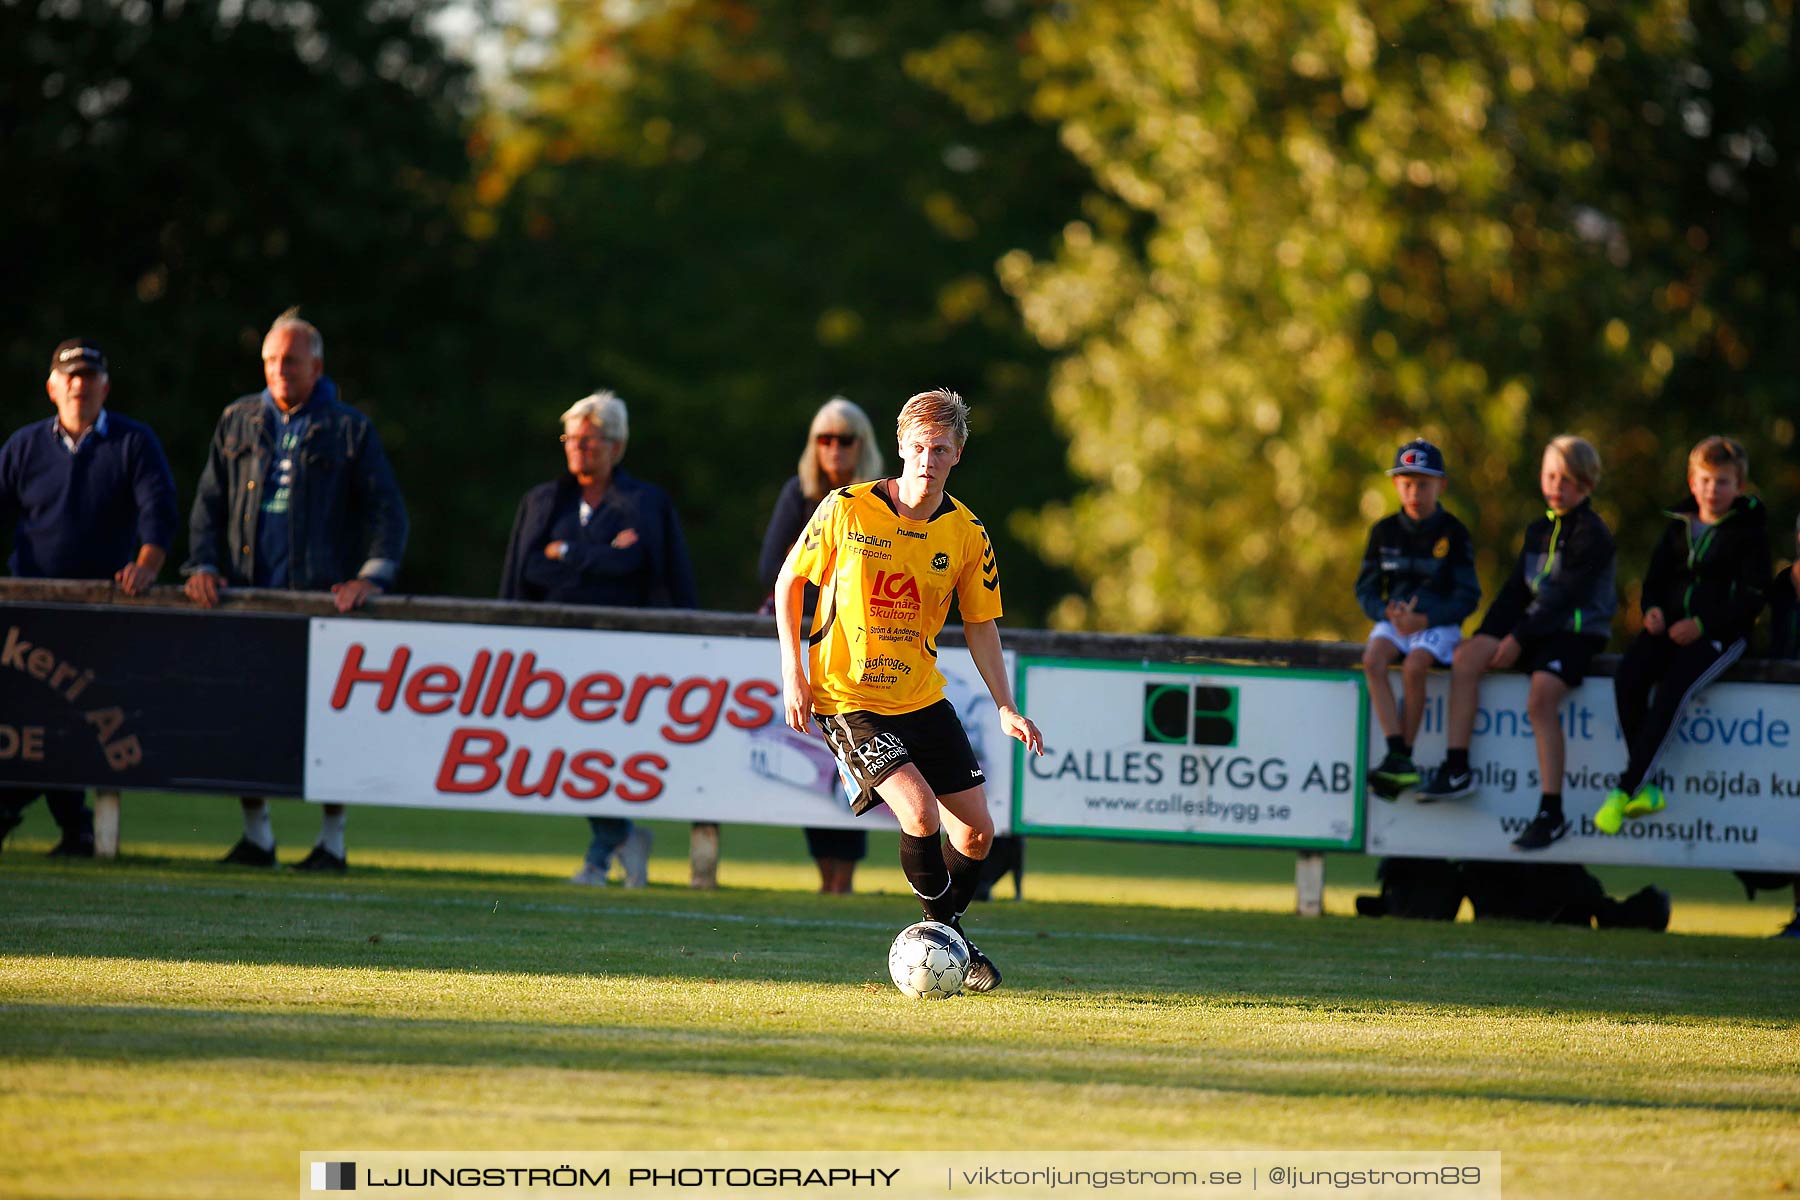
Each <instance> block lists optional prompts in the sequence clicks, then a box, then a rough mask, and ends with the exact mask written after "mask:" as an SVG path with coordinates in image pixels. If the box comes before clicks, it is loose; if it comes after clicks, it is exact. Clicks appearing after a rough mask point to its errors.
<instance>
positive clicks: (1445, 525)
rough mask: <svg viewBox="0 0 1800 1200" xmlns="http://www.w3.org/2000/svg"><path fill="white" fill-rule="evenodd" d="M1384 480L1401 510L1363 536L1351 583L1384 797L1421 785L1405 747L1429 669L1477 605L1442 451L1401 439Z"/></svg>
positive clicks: (1471, 562) (1471, 555)
mask: <svg viewBox="0 0 1800 1200" xmlns="http://www.w3.org/2000/svg"><path fill="white" fill-rule="evenodd" d="M1388 474H1389V475H1390V476H1392V477H1393V480H1394V489H1395V490H1396V491H1397V492H1399V493H1400V511H1399V512H1397V513H1393V514H1392V515H1390V516H1386V517H1383V518H1382V519H1381V520H1379V521H1377V522H1375V526H1374V528H1372V529H1370V530H1369V544H1368V547H1367V549H1365V550H1364V551H1363V563H1362V571H1361V572H1360V573H1359V574H1358V575H1357V577H1356V600H1357V603H1358V604H1361V605H1362V609H1363V612H1365V613H1367V614H1368V617H1369V619H1370V620H1371V621H1374V622H1375V628H1374V629H1373V630H1371V631H1370V633H1369V642H1368V645H1367V646H1366V647H1365V648H1364V650H1363V674H1365V675H1366V676H1368V680H1369V699H1370V701H1371V702H1372V703H1373V705H1374V707H1375V718H1376V720H1378V721H1379V722H1380V723H1381V732H1382V733H1383V734H1385V735H1386V737H1387V754H1386V755H1385V756H1384V757H1383V758H1382V760H1381V762H1380V764H1379V765H1377V766H1376V767H1375V769H1374V770H1373V771H1370V772H1369V786H1370V788H1372V789H1373V790H1374V792H1375V794H1376V795H1377V796H1380V797H1381V798H1382V799H1384V800H1392V799H1394V798H1395V797H1396V796H1398V795H1399V794H1400V793H1401V792H1403V791H1405V790H1406V789H1407V788H1410V787H1417V786H1418V784H1419V769H1418V767H1416V766H1414V765H1413V760H1412V748H1413V741H1414V739H1415V738H1417V737H1418V733H1419V725H1420V723H1421V722H1422V721H1423V720H1424V717H1425V677H1426V672H1428V671H1429V670H1430V669H1431V668H1432V666H1433V665H1436V666H1444V667H1447V666H1449V665H1450V662H1451V658H1452V656H1453V655H1454V654H1455V652H1456V644H1457V643H1458V642H1460V641H1461V640H1462V623H1463V622H1464V621H1465V620H1467V619H1468V617H1469V615H1470V614H1471V613H1473V612H1474V611H1475V606H1476V605H1477V604H1479V603H1481V582H1480V580H1479V579H1477V578H1476V575H1475V550H1474V545H1473V543H1472V542H1471V540H1470V538H1469V531H1468V529H1467V528H1466V527H1464V525H1463V523H1462V522H1461V521H1459V520H1457V519H1456V518H1455V517H1453V516H1451V515H1450V513H1449V512H1448V511H1446V510H1445V508H1444V506H1443V505H1442V504H1440V503H1439V498H1440V497H1441V496H1442V495H1443V492H1444V485H1445V472H1444V456H1443V453H1442V452H1441V451H1439V450H1438V448H1437V447H1436V446H1434V445H1432V444H1431V443H1430V442H1427V441H1425V440H1423V439H1418V440H1415V441H1411V442H1408V443H1406V445H1404V446H1402V447H1400V449H1399V450H1398V451H1397V452H1396V453H1395V455H1394V465H1393V468H1392V469H1391V470H1389V471H1388ZM1395 662H1399V663H1400V679H1401V687H1402V693H1403V697H1402V703H1401V704H1400V705H1398V706H1397V705H1396V704H1395V703H1394V693H1393V689H1392V687H1391V686H1390V685H1389V683H1388V673H1389V671H1390V669H1391V668H1392V667H1393V665H1394V663H1395Z"/></svg>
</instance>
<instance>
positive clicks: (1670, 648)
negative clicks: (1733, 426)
mask: <svg viewBox="0 0 1800 1200" xmlns="http://www.w3.org/2000/svg"><path fill="white" fill-rule="evenodd" d="M1749 473H1750V458H1749V456H1748V455H1747V454H1745V453H1744V448H1743V447H1742V446H1740V445H1739V444H1738V443H1736V442H1734V441H1732V440H1731V439H1730V438H1725V437H1709V438H1707V439H1706V440H1705V441H1703V442H1701V443H1700V444H1699V445H1697V446H1695V447H1694V449H1693V450H1692V452H1690V453H1689V454H1688V492H1689V494H1688V495H1687V496H1685V497H1683V499H1682V500H1681V502H1680V503H1679V504H1677V505H1676V506H1675V507H1674V508H1673V509H1670V510H1669V512H1668V517H1669V524H1668V526H1667V527H1666V528H1665V529H1664V530H1663V536H1662V540H1661V541H1659V542H1657V543H1656V550H1655V551H1654V552H1653V553H1652V554H1651V555H1650V570H1649V571H1648V572H1647V573H1646V574H1645V576H1644V594H1643V600H1642V604H1643V609H1644V631H1643V632H1642V633H1640V634H1638V635H1637V637H1635V638H1633V639H1632V641H1631V645H1629V646H1627V647H1626V648H1625V653H1624V655H1623V657H1621V658H1620V659H1619V670H1618V674H1617V675H1615V676H1614V678H1613V695H1614V697H1615V699H1616V700H1617V702H1618V706H1619V728H1620V729H1621V730H1622V731H1623V732H1624V734H1625V746H1626V748H1627V750H1628V751H1629V757H1628V759H1627V761H1626V763H1625V771H1624V773H1623V774H1622V775H1620V776H1619V784H1618V786H1617V787H1615V788H1613V789H1612V790H1611V791H1610V792H1608V793H1607V794H1606V801H1605V803H1603V804H1602V805H1601V806H1600V811H1599V812H1596V813H1595V814H1594V827H1595V828H1596V829H1598V830H1599V831H1600V832H1601V833H1606V834H1613V833H1617V832H1619V829H1620V827H1621V826H1622V825H1624V823H1625V821H1626V820H1627V818H1629V819H1632V820H1636V819H1637V818H1638V817H1646V816H1649V815H1650V814H1651V813H1658V812H1661V811H1662V810H1663V807H1664V806H1665V804H1666V803H1667V801H1666V800H1665V799H1664V798H1663V792H1662V788H1660V787H1658V786H1657V784H1656V783H1655V782H1654V781H1653V780H1651V779H1650V775H1651V773H1652V772H1654V771H1655V770H1656V763H1657V760H1658V759H1660V758H1661V757H1662V753H1663V750H1664V749H1665V748H1666V747H1667V745H1668V741H1669V734H1670V733H1671V732H1672V731H1673V730H1674V728H1675V722H1676V721H1677V720H1678V719H1679V718H1680V716H1681V710H1682V709H1683V708H1685V707H1686V706H1687V702H1688V700H1689V699H1691V698H1692V697H1693V696H1694V695H1695V694H1696V693H1697V692H1699V691H1700V689H1701V688H1703V687H1705V686H1706V685H1707V684H1709V683H1711V682H1712V681H1713V680H1714V679H1717V678H1718V677H1719V676H1720V675H1721V674H1722V673H1723V672H1724V670H1725V668H1727V667H1729V666H1730V665H1731V664H1732V663H1734V662H1736V661H1737V660H1738V659H1739V658H1740V657H1742V656H1743V653H1744V647H1745V646H1746V644H1747V643H1748V641H1749V637H1750V628H1751V626H1753V625H1754V624H1755V623H1756V618H1757V615H1758V614H1759V613H1761V612H1762V607H1763V589H1764V587H1765V586H1766V581H1767V580H1768V578H1769V533H1768V521H1767V511H1768V510H1767V509H1765V508H1764V507H1763V505H1762V503H1761V502H1760V501H1759V500H1757V498H1756V497H1755V496H1751V495H1747V494H1746V493H1745V492H1744V486H1745V484H1746V483H1748V482H1749V480H1748V478H1747V477H1748V475H1749Z"/></svg>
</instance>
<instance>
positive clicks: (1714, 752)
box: [1367, 674, 1800, 871]
mask: <svg viewBox="0 0 1800 1200" xmlns="http://www.w3.org/2000/svg"><path fill="white" fill-rule="evenodd" d="M1449 689H1450V680H1449V678H1448V676H1446V675H1441V674H1434V675H1433V676H1432V677H1431V681H1430V686H1429V690H1428V692H1427V695H1428V700H1427V703H1426V707H1425V725H1424V727H1423V729H1422V730H1421V731H1420V734H1419V742H1418V745H1417V747H1416V749H1415V751H1414V758H1415V760H1416V761H1417V762H1419V763H1420V764H1421V765H1422V766H1425V767H1429V766H1430V765H1431V764H1435V763H1437V762H1440V761H1442V758H1443V753H1444V719H1445V715H1446V712H1447V707H1446V706H1447V703H1448V693H1449ZM1529 689H1530V681H1529V680H1528V679H1527V678H1526V677H1524V676H1522V675H1510V674H1509V675H1493V676H1490V677H1488V678H1487V679H1484V680H1483V681H1482V684H1481V701H1480V709H1479V711H1478V712H1477V714H1476V718H1475V737H1474V741H1473V742H1472V743H1471V745H1470V749H1469V757H1470V761H1471V762H1472V763H1473V765H1474V769H1475V780H1476V785H1477V787H1478V789H1479V790H1478V791H1477V792H1476V794H1475V795H1473V796H1471V797H1468V798H1467V799H1463V800H1450V801H1444V802H1440V803H1436V804H1420V803H1419V802H1418V801H1417V800H1416V799H1415V798H1413V797H1412V796H1411V795H1410V794H1409V795H1407V796H1404V797H1402V798H1401V799H1400V800H1398V801H1396V802H1392V803H1390V802H1386V801H1382V800H1379V799H1377V798H1375V797H1374V796H1373V795H1371V796H1370V797H1369V799H1368V802H1367V803H1368V809H1369V818H1368V823H1369V843H1368V846H1369V853H1371V854H1382V855H1407V856H1419V857H1428V858H1477V859H1513V860H1522V859H1524V858H1525V857H1526V855H1525V853H1524V852H1521V851H1518V850H1514V849H1512V847H1511V844H1510V843H1511V841H1512V839H1513V838H1515V837H1517V836H1518V835H1519V833H1520V831H1521V830H1523V829H1524V828H1525V823H1526V822H1527V821H1529V820H1530V819H1531V816H1532V814H1533V813H1535V812H1536V811H1537V806H1538V796H1539V794H1540V793H1541V792H1542V791H1543V785H1542V783H1541V781H1540V779H1539V777H1538V759H1537V740H1536V738H1535V736H1534V733H1533V730H1532V725H1531V718H1530V716H1529V715H1528V713H1527V711H1526V706H1525V700H1526V695H1527V693H1528V691H1529ZM1561 726H1562V731H1563V739H1564V743H1565V745H1566V747H1567V759H1568V761H1567V763H1566V765H1565V767H1564V770H1563V780H1562V793H1563V811H1564V812H1565V813H1566V814H1568V816H1569V819H1570V820H1571V821H1572V822H1573V824H1574V827H1573V828H1572V829H1571V830H1570V831H1569V834H1568V836H1566V837H1564V838H1563V839H1562V840H1561V841H1559V842H1556V843H1554V844H1552V845H1551V846H1550V847H1549V848H1548V849H1546V850H1538V851H1532V852H1531V853H1530V855H1529V857H1530V859H1531V861H1534V862H1538V861H1542V862H1578V863H1589V864H1592V863H1634V864H1643V865H1666V866H1675V867H1728V868H1739V869H1745V870H1749V869H1757V870H1773V871H1792V870H1800V750H1797V749H1796V744H1795V743H1796V736H1797V734H1796V731H1797V730H1800V688H1797V687H1794V686H1792V685H1785V684H1773V683H1719V684H1714V685H1713V686H1712V687H1709V688H1707V689H1706V690H1704V691H1702V692H1701V693H1700V694H1699V695H1698V696H1696V697H1695V698H1694V699H1693V701H1691V702H1690V703H1689V705H1688V708H1687V711H1686V712H1685V713H1684V714H1683V715H1682V718H1681V720H1680V722H1679V723H1678V724H1677V726H1676V728H1675V732H1674V738H1673V740H1672V741H1671V742H1670V743H1669V746H1668V748H1667V749H1666V750H1665V751H1664V753H1663V757H1662V761H1661V762H1660V763H1659V764H1658V768H1657V772H1656V774H1655V776H1654V778H1655V779H1656V780H1657V782H1658V783H1659V784H1660V786H1661V787H1662V789H1663V793H1664V795H1665V796H1666V797H1667V798H1668V807H1667V808H1665V809H1664V810H1663V811H1662V812H1660V813H1658V814H1657V815H1655V816H1652V817H1643V818H1640V819H1639V820H1636V821H1627V822H1626V823H1625V826H1624V828H1623V829H1621V830H1620V831H1619V832H1618V833H1617V834H1615V835H1612V836H1608V835H1606V834H1603V833H1601V832H1600V831H1599V830H1598V829H1596V828H1594V821H1593V817H1594V811H1595V810H1596V809H1598V808H1599V807H1600V803H1601V801H1602V800H1604V799H1605V798H1606V793H1607V792H1608V791H1609V790H1610V789H1611V788H1612V787H1613V786H1614V784H1616V783H1617V782H1618V776H1619V772H1620V771H1622V770H1623V769H1624V767H1625V757H1626V754H1625V739H1624V736H1623V734H1621V732H1620V730H1619V723H1618V718H1617V709H1616V708H1615V706H1614V703H1613V695H1612V680H1610V679H1590V680H1588V681H1587V682H1586V683H1584V684H1582V686H1581V687H1579V688H1577V689H1576V690H1575V691H1574V692H1573V693H1571V695H1570V696H1569V698H1568V700H1566V701H1565V702H1564V703H1563V707H1562V710H1561ZM1380 732H1381V731H1380V730H1379V729H1377V728H1374V727H1373V722H1371V728H1370V731H1369V753H1370V754H1376V753H1379V752H1380V750H1381V746H1380V745H1379V743H1380V742H1381V740H1382V739H1381V736H1380Z"/></svg>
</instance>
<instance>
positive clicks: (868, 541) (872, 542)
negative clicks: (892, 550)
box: [844, 529, 894, 550]
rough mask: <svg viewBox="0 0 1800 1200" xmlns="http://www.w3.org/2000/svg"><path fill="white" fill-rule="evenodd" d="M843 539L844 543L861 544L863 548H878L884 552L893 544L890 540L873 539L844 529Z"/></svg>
mask: <svg viewBox="0 0 1800 1200" xmlns="http://www.w3.org/2000/svg"><path fill="white" fill-rule="evenodd" d="M844 538H845V540H846V541H851V542H861V543H862V544H863V545H865V546H879V547H881V548H882V549H884V550H885V549H886V548H887V547H889V546H892V545H893V544H894V543H893V541H892V540H891V539H888V538H884V537H873V536H871V535H869V534H866V533H858V532H856V530H854V529H846V530H845V531H844Z"/></svg>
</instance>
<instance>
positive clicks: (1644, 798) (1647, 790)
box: [1625, 783, 1669, 821]
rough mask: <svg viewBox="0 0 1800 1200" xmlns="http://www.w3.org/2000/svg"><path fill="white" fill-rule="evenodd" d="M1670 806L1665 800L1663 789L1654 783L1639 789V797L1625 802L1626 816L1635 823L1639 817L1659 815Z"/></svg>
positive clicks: (1636, 796)
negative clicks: (1652, 814)
mask: <svg viewBox="0 0 1800 1200" xmlns="http://www.w3.org/2000/svg"><path fill="white" fill-rule="evenodd" d="M1668 805H1669V802H1668V801H1667V800H1664V799H1663V794H1662V789H1661V788H1659V787H1657V786H1656V785H1655V784H1654V783H1646V784H1645V785H1644V786H1643V787H1641V788H1639V789H1638V791H1637V795H1635V796H1633V797H1632V798H1631V799H1629V800H1627V801H1626V802H1625V815H1626V816H1628V817H1630V818H1631V819H1632V820H1634V821H1635V820H1637V819H1638V818H1639V817H1647V816H1649V815H1650V814H1651V813H1659V812H1661V811H1662V810H1663V809H1665V808H1667V807H1668Z"/></svg>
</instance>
